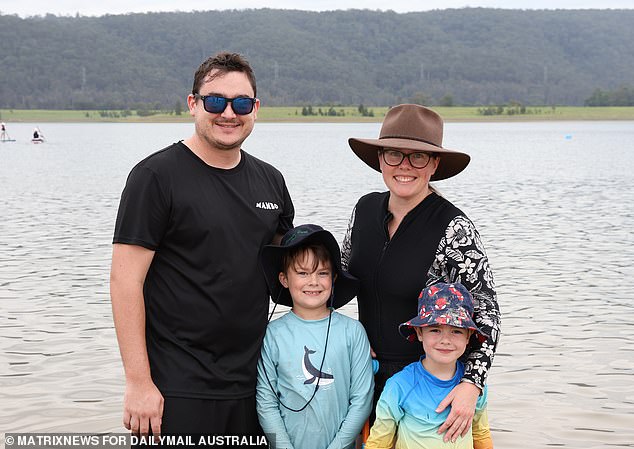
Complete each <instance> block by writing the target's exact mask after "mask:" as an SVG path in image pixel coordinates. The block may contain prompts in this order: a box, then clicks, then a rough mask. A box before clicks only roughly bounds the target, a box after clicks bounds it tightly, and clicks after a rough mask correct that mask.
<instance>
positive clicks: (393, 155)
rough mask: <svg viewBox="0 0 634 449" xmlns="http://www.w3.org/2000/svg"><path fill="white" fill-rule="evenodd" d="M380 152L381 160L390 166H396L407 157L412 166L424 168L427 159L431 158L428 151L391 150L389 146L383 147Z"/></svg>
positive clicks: (427, 162)
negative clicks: (407, 151) (405, 151)
mask: <svg viewBox="0 0 634 449" xmlns="http://www.w3.org/2000/svg"><path fill="white" fill-rule="evenodd" d="M381 154H382V155H383V161H384V162H385V163H386V164H387V165H390V166H392V167H396V166H398V165H401V163H402V162H403V160H404V159H405V158H407V159H408V160H409V164H410V165H411V166H412V167H414V168H425V167H427V164H429V161H430V160H431V158H432V155H431V154H429V153H424V152H422V151H416V152H414V153H403V152H402V151H398V150H391V149H389V148H385V149H383V150H381Z"/></svg>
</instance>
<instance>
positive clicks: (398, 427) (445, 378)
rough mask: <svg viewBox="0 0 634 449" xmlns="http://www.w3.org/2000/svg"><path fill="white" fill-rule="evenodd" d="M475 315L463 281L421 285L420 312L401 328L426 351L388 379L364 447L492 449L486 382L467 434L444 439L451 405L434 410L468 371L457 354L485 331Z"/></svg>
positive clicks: (405, 335)
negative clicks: (480, 326) (475, 333)
mask: <svg viewBox="0 0 634 449" xmlns="http://www.w3.org/2000/svg"><path fill="white" fill-rule="evenodd" d="M472 317H473V299H472V297H471V294H470V293H469V291H468V290H467V289H466V288H465V287H464V286H463V285H462V284H459V283H455V284H443V283H438V284H435V285H432V286H430V287H426V288H425V289H424V290H423V292H422V293H421V295H420V297H419V300H418V315H417V316H416V317H414V318H412V319H411V320H409V321H407V322H406V323H403V324H401V325H400V326H399V331H400V332H401V334H402V335H403V336H404V337H406V338H408V339H410V340H413V338H412V337H414V336H415V337H417V338H418V340H419V341H420V342H421V343H422V344H423V350H424V353H425V354H424V355H423V356H422V357H421V359H420V361H418V362H414V363H412V364H410V365H408V366H406V367H405V368H403V370H402V371H400V372H398V373H396V374H394V375H393V376H392V377H391V378H390V379H388V381H387V383H386V384H385V389H384V390H383V392H382V393H381V396H380V398H379V402H378V404H377V407H376V420H375V421H374V425H373V426H372V429H371V430H370V437H369V438H368V441H367V443H366V446H365V449H383V448H392V447H394V448H395V449H405V448H407V449H441V448H443V449H448V448H455V449H492V448H493V441H492V440H491V433H490V430H489V421H488V417H487V409H486V404H487V387H486V386H485V387H484V390H483V391H482V395H481V396H480V397H479V399H478V402H477V404H476V411H475V415H474V417H473V425H472V427H471V430H470V431H469V432H468V433H467V434H466V435H465V436H464V438H461V437H458V439H457V440H456V441H455V442H451V441H450V442H443V435H442V434H439V433H438V429H439V428H440V425H441V424H442V423H443V422H444V421H445V419H446V418H447V416H448V415H449V410H448V409H446V410H444V411H443V412H442V413H436V408H437V407H438V404H439V403H440V401H442V400H443V398H445V396H446V395H447V393H449V391H451V390H452V389H453V388H454V387H455V386H456V385H457V384H458V383H459V382H460V379H461V378H462V375H463V374H464V365H463V364H462V362H460V361H459V360H458V358H459V357H460V356H461V355H462V354H463V353H464V351H465V349H466V347H467V343H468V342H469V338H470V337H471V334H472V333H473V332H478V333H479V334H480V335H484V334H483V332H482V331H481V330H480V329H479V328H478V327H477V326H476V324H475V323H474V322H473V319H472ZM395 443H396V446H394V444H395Z"/></svg>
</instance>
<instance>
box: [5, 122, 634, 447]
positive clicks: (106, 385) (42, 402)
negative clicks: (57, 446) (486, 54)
mask: <svg viewBox="0 0 634 449" xmlns="http://www.w3.org/2000/svg"><path fill="white" fill-rule="evenodd" d="M632 125H633V124H632V123H631V122H630V123H627V122H623V123H611V122H602V123H581V122H570V123H530V124H511V123H507V124H448V125H447V129H446V132H445V135H446V137H445V144H446V146H448V147H449V148H456V149H461V150H464V151H467V152H469V153H470V154H471V155H472V157H473V160H472V163H471V165H470V166H469V167H468V168H467V170H466V171H465V172H464V173H462V174H461V175H460V176H458V177H456V178H454V179H450V180H447V181H442V182H440V183H438V184H437V187H438V188H439V189H440V190H441V191H442V192H443V194H444V195H445V196H447V197H448V198H449V199H450V200H452V201H453V202H454V203H455V204H456V205H457V206H459V207H460V208H462V209H463V210H464V211H465V212H466V213H467V214H468V215H469V216H470V217H471V218H472V219H473V220H474V222H475V223H476V225H477V226H478V228H479V230H480V233H481V234H482V237H483V240H484V242H485V244H486V246H487V249H488V252H489V256H490V259H491V264H492V266H493V268H494V270H495V277H496V281H497V284H498V294H499V300H500V305H501V308H502V313H503V322H502V325H503V334H502V341H501V344H500V348H499V351H498V354H497V357H496V359H495V362H494V369H493V371H492V374H491V377H490V379H489V381H490V382H489V383H490V410H489V416H490V420H491V425H492V431H493V437H494V440H495V443H496V447H498V448H511V447H534V448H538V447H550V446H557V447H565V448H604V447H621V448H625V447H634V293H633V289H634V281H633V277H634V269H633V268H632V260H634V239H633V238H632V234H631V230H632V228H634V217H633V214H634V212H632V211H633V210H634V207H633V205H634V193H632V189H631V186H632V185H633V181H634V174H633V173H632V168H633V167H634V154H633V153H632V151H630V148H631V142H632V141H633V140H634V126H632ZM32 127H33V125H32V124H23V125H21V124H13V125H11V131H12V135H15V136H17V138H18V142H15V143H11V144H8V143H4V144H0V201H1V203H0V204H1V206H2V210H3V214H2V220H0V362H1V363H0V403H1V404H2V408H1V410H0V432H18V431H68V432H70V431H82V432H106V431H121V430H123V429H122V427H121V425H120V422H121V416H120V411H121V401H122V397H123V379H122V377H123V374H122V369H121V364H120V360H119V354H118V349H117V346H116V339H115V335H114V330H113V325H112V318H111V312H110V304H109V297H108V271H109V259H110V250H111V245H110V241H111V236H112V229H113V225H114V218H115V214H116V207H117V203H118V198H119V195H120V193H121V189H122V187H123V184H124V182H125V177H126V176H127V174H128V172H129V170H130V168H131V167H132V166H133V164H134V163H136V162H137V161H138V160H140V159H141V158H142V157H143V156H144V155H147V154H149V153H151V152H153V151H155V150H157V149H159V148H161V147H163V146H165V145H167V144H169V143H171V142H173V141H176V140H178V139H180V138H183V137H186V136H188V135H189V134H190V132H191V129H192V128H191V125H188V124H134V125H132V124H90V125H77V124H49V125H47V126H46V127H45V128H46V129H43V131H44V132H45V133H46V135H47V137H48V138H49V140H48V142H47V143H46V144H44V145H37V146H35V145H31V144H30V143H29V142H28V140H27V138H26V136H28V134H29V131H30V129H32ZM379 127H380V125H379V124H345V125H343V124H336V125H334V124H314V125H300V124H258V125H257V126H256V130H255V132H254V134H253V136H252V137H251V138H250V139H249V140H247V142H246V145H245V148H246V149H247V151H250V152H251V153H252V154H254V155H256V156H258V157H261V158H262V159H264V160H267V161H269V162H272V163H273V164H275V165H276V166H277V167H278V168H280V169H281V170H282V171H283V172H284V174H285V176H286V180H287V183H288V186H289V190H290V191H291V194H292V195H293V198H294V201H295V205H296V209H297V219H296V223H297V224H300V223H307V222H315V223H318V224H321V225H323V226H324V227H326V228H328V229H330V230H331V231H333V233H334V234H335V235H336V236H337V237H338V239H339V240H341V238H342V237H343V233H344V232H345V228H346V225H347V221H348V218H349V215H350V211H351V209H352V207H353V205H354V203H355V202H356V199H357V198H358V197H359V196H360V195H362V194H363V193H365V192H368V191H371V190H382V189H383V187H382V186H383V184H382V181H381V178H380V175H379V174H378V173H373V172H372V171H371V170H370V169H369V168H367V167H366V166H365V165H364V164H363V163H361V162H360V161H358V160H357V159H356V158H355V156H354V155H353V154H352V152H351V151H350V150H349V149H348V147H347V143H346V141H347V138H348V137H350V136H355V137H375V136H376V135H378V130H379ZM21 134H23V135H24V136H25V137H24V139H22V140H20V135H21ZM566 136H569V137H566ZM344 313H346V314H349V315H351V316H355V314H356V311H355V305H354V304H350V305H348V306H346V307H345V308H344ZM527 441H530V443H526V442H527Z"/></svg>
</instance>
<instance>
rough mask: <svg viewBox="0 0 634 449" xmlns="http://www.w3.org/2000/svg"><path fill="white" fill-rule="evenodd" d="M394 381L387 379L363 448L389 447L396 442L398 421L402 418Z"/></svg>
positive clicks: (384, 448)
mask: <svg viewBox="0 0 634 449" xmlns="http://www.w3.org/2000/svg"><path fill="white" fill-rule="evenodd" d="M399 404H400V394H399V388H398V385H397V384H396V382H391V381H390V380H388V381H387V383H386V384H385V388H384V389H383V392H382V393H381V396H380V397H379V402H378V403H377V405H376V419H375V420H374V424H373V425H372V428H371V429H370V436H369V437H368V441H366V443H365V449H391V448H392V447H394V444H395V443H396V434H397V430H398V423H399V422H400V421H401V419H402V418H403V409H401V407H400V405H399Z"/></svg>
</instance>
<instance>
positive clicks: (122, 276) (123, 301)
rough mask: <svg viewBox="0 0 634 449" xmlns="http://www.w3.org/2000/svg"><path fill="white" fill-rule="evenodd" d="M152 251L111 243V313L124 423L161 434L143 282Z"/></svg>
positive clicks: (136, 430) (138, 430)
mask: <svg viewBox="0 0 634 449" xmlns="http://www.w3.org/2000/svg"><path fill="white" fill-rule="evenodd" d="M153 257H154V251H152V250H149V249H146V248H143V247H141V246H136V245H125V244H114V246H113V250H112V267H111V270H110V298H111V301H112V314H113V317H114V325H115V329H116V332H117V340H118V342H119V351H120V352H121V360H122V361H123V368H124V371H125V379H126V390H125V396H124V400H123V402H124V403H123V425H124V427H125V428H126V429H128V430H131V431H132V432H133V433H141V434H147V433H148V431H149V430H150V429H151V430H152V433H153V434H160V433H161V418H162V416H163V396H162V395H161V393H160V391H159V390H158V388H157V387H156V385H154V382H153V381H152V377H151V375H150V362H149V359H148V354H147V346H146V341H145V302H144V298H143V283H144V281H145V276H146V274H147V272H148V269H149V267H150V263H151V262H152V258H153Z"/></svg>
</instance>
